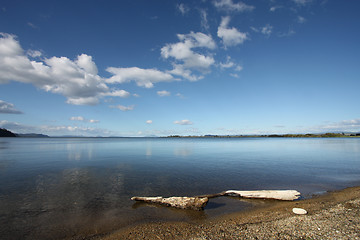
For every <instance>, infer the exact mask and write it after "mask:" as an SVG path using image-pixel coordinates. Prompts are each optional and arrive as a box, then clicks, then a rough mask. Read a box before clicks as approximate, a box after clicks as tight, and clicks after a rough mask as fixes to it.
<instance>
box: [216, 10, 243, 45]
mask: <svg viewBox="0 0 360 240" xmlns="http://www.w3.org/2000/svg"><path fill="white" fill-rule="evenodd" d="M229 22H230V17H229V16H227V17H223V18H222V20H221V23H220V26H219V27H218V31H217V35H218V37H219V38H221V39H222V42H223V44H224V46H225V47H230V46H236V45H238V44H242V43H243V42H244V41H245V40H247V39H248V36H247V34H246V33H242V32H240V31H239V30H237V29H236V28H234V27H232V28H228V25H229Z"/></svg>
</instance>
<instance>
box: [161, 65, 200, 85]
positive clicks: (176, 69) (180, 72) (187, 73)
mask: <svg viewBox="0 0 360 240" xmlns="http://www.w3.org/2000/svg"><path fill="white" fill-rule="evenodd" d="M168 73H171V74H173V75H177V76H181V77H183V78H185V79H187V80H189V81H191V82H195V81H198V80H200V79H203V78H204V77H203V76H197V75H194V74H192V71H191V70H189V69H186V68H185V67H184V66H183V65H181V64H173V69H172V70H170V71H168Z"/></svg>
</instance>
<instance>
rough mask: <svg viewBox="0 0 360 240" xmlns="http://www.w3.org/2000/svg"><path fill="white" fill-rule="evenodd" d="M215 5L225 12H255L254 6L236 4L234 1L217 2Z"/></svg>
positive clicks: (241, 3) (219, 0) (222, 0)
mask: <svg viewBox="0 0 360 240" xmlns="http://www.w3.org/2000/svg"><path fill="white" fill-rule="evenodd" d="M213 3H214V5H215V7H216V8H218V9H221V10H225V11H237V12H245V11H252V10H254V8H255V7H254V6H250V5H247V4H245V3H243V2H241V1H240V2H238V3H234V2H233V1H232V0H215V1H214V2H213Z"/></svg>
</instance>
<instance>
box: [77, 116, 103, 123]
mask: <svg viewBox="0 0 360 240" xmlns="http://www.w3.org/2000/svg"><path fill="white" fill-rule="evenodd" d="M70 120H71V121H79V122H88V123H99V122H100V121H99V120H95V119H86V118H84V117H82V116H78V117H71V118H70Z"/></svg>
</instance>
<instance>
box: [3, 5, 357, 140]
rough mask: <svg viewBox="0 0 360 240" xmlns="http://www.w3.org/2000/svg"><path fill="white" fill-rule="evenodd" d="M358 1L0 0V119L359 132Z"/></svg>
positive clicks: (52, 126)
mask: <svg viewBox="0 0 360 240" xmlns="http://www.w3.org/2000/svg"><path fill="white" fill-rule="evenodd" d="M359 12H360V2H358V1H336V0H286V1H285V0H283V1H280V0H258V1H250V0H248V1H245V0H243V1H238V0H202V1H145V0H131V1H130V0H124V1H110V0H109V1H91V0H87V1H85V0H77V1H49V0H46V1H20V0H2V1H1V2H0V32H1V35H0V127H2V128H7V129H9V130H11V131H14V132H17V133H30V132H36V133H43V134H48V135H51V136H61V135H82V136H151V135H156V136H166V135H174V134H179V135H204V134H221V135H229V134H230V135H232V134H268V133H309V132H312V133H314V132H334V131H352V132H360V107H359V106H360V97H359V89H360V60H359V56H360V47H359V42H360V31H359V29H360V28H359V27H360V15H359V14H358V13H359Z"/></svg>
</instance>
